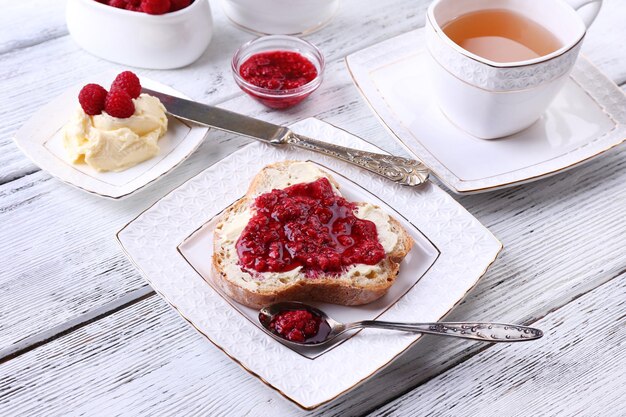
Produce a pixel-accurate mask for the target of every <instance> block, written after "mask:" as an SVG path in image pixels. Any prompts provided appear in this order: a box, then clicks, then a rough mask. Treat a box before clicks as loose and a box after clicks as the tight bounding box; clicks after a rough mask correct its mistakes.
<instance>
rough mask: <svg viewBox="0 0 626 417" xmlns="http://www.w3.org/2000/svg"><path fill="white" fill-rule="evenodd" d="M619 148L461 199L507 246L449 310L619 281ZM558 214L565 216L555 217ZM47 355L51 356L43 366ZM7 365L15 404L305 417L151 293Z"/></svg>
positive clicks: (418, 353) (405, 376)
mask: <svg viewBox="0 0 626 417" xmlns="http://www.w3.org/2000/svg"><path fill="white" fill-rule="evenodd" d="M624 156H625V151H620V152H615V153H614V154H613V155H610V156H609V157H607V158H604V159H602V160H598V161H596V162H592V163H591V164H589V165H588V166H586V167H583V168H580V169H577V170H575V171H572V172H571V173H570V174H564V175H560V176H558V177H554V178H551V179H547V180H544V181H540V182H537V183H534V184H531V185H527V186H525V187H519V188H518V189H516V190H509V191H503V192H500V193H495V194H485V195H478V196H471V197H463V198H462V202H463V203H465V202H466V201H467V202H469V203H471V204H469V207H470V209H471V210H472V211H474V212H475V213H476V214H477V215H478V216H479V217H480V218H481V219H482V220H483V221H485V219H487V220H490V221H491V222H492V223H493V224H491V226H492V229H493V230H494V232H495V234H496V235H497V236H498V237H499V238H500V239H502V241H503V242H504V244H505V247H506V249H505V252H504V254H503V256H502V258H501V259H500V260H499V261H498V262H497V263H496V264H495V265H494V267H493V268H492V269H491V270H490V272H489V273H488V274H487V276H486V277H485V278H484V279H483V280H482V281H481V282H480V283H479V285H478V286H477V287H476V289H475V290H474V291H473V292H472V293H471V294H470V295H469V297H468V298H467V299H466V301H465V302H463V303H462V304H461V305H460V306H459V307H458V308H457V309H455V310H454V312H453V313H452V314H451V316H450V317H449V319H451V320H470V319H474V320H498V321H509V322H523V323H531V322H533V321H535V319H536V318H537V317H542V316H544V315H545V314H548V313H549V312H550V311H552V310H554V309H555V308H558V307H559V306H562V305H564V304H567V303H568V302H570V301H572V300H574V299H577V298H578V297H579V296H580V295H581V294H585V293H587V292H588V291H589V290H590V289H592V288H594V287H597V286H599V285H602V284H603V283H606V282H609V281H611V280H613V281H618V280H620V279H621V278H620V277H623V274H624V269H625V268H626V265H624V258H623V244H622V243H621V242H622V239H623V236H624V234H625V232H626V230H625V228H626V225H624V224H623V222H621V219H623V207H624V206H626V201H625V200H624V198H626V192H625V191H626V188H625V187H626V186H625V185H624V180H623V175H624V174H623V172H624V170H623V164H624V162H623V161H624ZM594 173H595V175H596V176H595V177H594ZM598 173H601V174H600V175H598ZM600 177H602V179H603V181H600V179H601V178H600ZM581 181H582V183H581ZM585 181H589V182H590V183H591V184H593V182H594V181H595V182H596V184H595V185H594V186H593V187H592V186H590V185H589V184H588V183H586V182H585ZM543 204H545V207H544V206H543ZM489 206H491V209H487V208H485V207H489ZM579 206H580V207H586V208H587V209H585V210H579V209H578V207H579ZM554 213H559V215H560V219H559V221H558V222H553V221H552V220H553V219H554V217H553V216H554ZM502 218H508V219H509V223H506V222H502V221H501V219H502ZM494 219H495V221H494ZM488 224H489V223H488ZM590 231H593V234H592V233H590ZM599 247H601V248H602V251H598V248H599ZM555 253H566V254H567V257H555V256H554V254H555ZM572 260H574V261H572ZM616 277H617V278H616ZM617 298H619V297H617ZM608 300H609V298H607V301H608ZM86 340H89V342H88V343H87V342H86ZM592 340H596V341H597V342H598V343H601V339H600V338H597V339H592ZM482 347H483V345H481V344H478V343H472V342H465V341H456V340H447V339H441V338H436V337H427V338H425V340H424V341H423V342H420V343H419V344H417V345H416V346H415V348H413V349H412V350H410V351H409V352H408V353H407V354H405V355H404V356H403V357H401V358H400V359H399V360H398V361H397V362H396V363H394V364H393V365H391V366H390V367H389V368H387V369H386V370H384V371H383V372H381V374H379V375H377V376H376V377H375V378H373V379H372V380H371V381H368V382H366V383H365V384H363V385H362V386H361V387H359V388H358V389H357V390H355V391H354V392H352V393H350V394H348V395H346V396H343V397H341V398H340V399H338V400H337V401H336V402H334V403H331V404H329V405H327V406H325V407H322V408H321V409H319V410H317V411H316V412H315V413H311V414H310V415H330V416H344V415H359V414H362V413H364V412H367V411H369V410H371V409H373V408H376V407H378V406H379V405H380V404H381V403H384V402H385V401H386V400H387V399H389V398H393V397H395V396H397V395H400V394H402V393H404V392H406V390H407V389H408V388H410V387H414V386H416V385H418V384H419V383H420V382H422V381H425V380H427V379H428V378H430V377H432V376H435V375H438V374H440V373H442V372H444V371H445V370H446V369H448V368H450V367H453V366H454V365H455V364H457V363H459V362H462V361H464V360H466V359H467V358H468V357H470V356H471V355H473V354H475V353H476V352H477V351H479V349H481V348H482ZM44 358H53V359H51V360H50V359H48V360H46V362H45V363H46V365H45V366H44V367H42V365H41V363H44V362H42V361H43V360H44ZM0 374H2V375H6V379H7V380H8V381H10V386H11V387H12V388H14V387H17V388H20V387H21V388H20V391H19V392H15V393H13V392H14V391H11V390H9V388H5V389H6V394H4V395H3V394H1V392H2V388H0V405H2V404H6V405H7V407H9V406H10V407H11V408H10V409H11V410H13V407H14V406H15V407H18V405H19V407H18V408H16V410H19V411H20V412H22V413H25V414H29V413H30V412H31V411H34V408H33V407H35V406H36V404H34V403H33V402H32V401H28V400H27V398H41V399H42V401H45V403H46V406H47V408H46V413H47V415H62V414H64V413H66V412H68V411H69V410H70V409H71V410H88V409H89V408H90V407H93V406H94V404H98V405H99V406H102V407H104V405H105V404H109V405H108V407H109V408H106V410H107V413H110V414H111V415H114V414H115V412H116V411H120V412H121V410H124V409H126V410H129V409H133V410H137V413H138V414H146V415H147V414H167V415H172V414H173V415H177V414H191V415H193V414H196V413H197V414H209V415H245V414H246V413H249V415H259V416H261V415H268V414H269V413H274V414H278V415H309V414H307V413H304V412H300V411H299V410H297V409H295V408H294V406H293V405H291V404H290V403H288V402H287V401H285V400H284V399H282V398H280V396H279V395H278V394H277V393H275V392H274V391H272V390H270V389H268V388H266V387H264V386H263V385H262V384H261V383H259V382H258V381H256V380H255V378H253V377H251V376H250V375H248V374H247V373H246V372H245V371H243V370H241V369H239V368H238V367H237V366H236V365H234V364H232V363H231V362H230V360H229V359H228V358H226V356H225V355H223V354H222V353H221V352H220V351H219V350H217V349H215V348H214V347H212V345H210V344H209V343H208V342H207V341H205V340H204V339H203V338H201V337H199V336H197V335H196V334H195V332H194V331H193V330H192V329H191V328H190V327H189V326H188V325H187V324H186V323H184V322H183V321H182V320H181V319H180V318H178V316H177V315H176V314H175V313H173V312H171V311H170V310H169V309H168V307H167V306H166V305H165V304H164V302H162V301H160V300H159V299H157V298H156V297H153V298H151V299H150V300H147V301H145V302H142V303H139V304H137V305H136V306H134V307H132V308H128V309H126V310H123V311H121V312H118V313H115V314H114V315H112V316H110V317H107V318H104V319H102V320H100V321H98V322H96V323H93V324H91V325H89V326H87V327H84V328H83V329H81V330H78V331H76V332H74V333H72V334H70V335H68V336H64V337H63V338H61V339H58V340H55V341H53V342H51V343H48V344H46V345H44V346H42V347H40V348H37V349H35V350H34V351H32V352H29V353H26V354H24V355H22V356H20V357H18V358H16V359H13V360H11V361H9V362H8V363H6V364H5V365H3V367H2V368H0ZM232 387H237V388H236V389H232ZM380 387H385V388H384V390H381V389H380ZM68 407H69V408H68Z"/></svg>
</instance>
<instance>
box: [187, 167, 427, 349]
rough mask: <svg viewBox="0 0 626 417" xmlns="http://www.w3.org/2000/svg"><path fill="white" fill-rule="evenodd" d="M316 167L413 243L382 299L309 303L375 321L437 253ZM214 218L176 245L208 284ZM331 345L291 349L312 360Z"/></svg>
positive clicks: (250, 312)
mask: <svg viewBox="0 0 626 417" xmlns="http://www.w3.org/2000/svg"><path fill="white" fill-rule="evenodd" d="M319 166H320V168H321V169H323V170H325V171H326V172H329V173H330V174H331V175H332V176H333V178H335V179H336V180H337V182H338V183H339V185H340V190H341V194H342V195H343V196H344V197H345V198H346V199H348V201H367V202H369V203H372V204H375V205H377V206H379V207H381V208H383V209H384V210H385V211H386V212H387V213H389V214H390V215H391V216H393V217H394V218H395V219H397V220H398V221H399V222H400V223H401V224H402V227H404V228H405V229H406V230H407V231H408V232H409V234H410V235H411V237H413V240H414V241H415V244H414V246H413V248H412V249H411V251H410V252H409V253H408V254H407V256H406V258H405V259H404V261H403V263H402V268H400V271H399V273H398V276H397V277H396V281H395V282H394V284H393V286H392V287H391V288H390V289H389V291H388V292H387V294H386V295H385V296H384V297H382V298H380V299H378V300H376V301H374V302H372V303H369V304H367V305H364V306H361V307H359V308H354V307H349V306H340V305H336V304H330V303H315V302H311V303H310V304H311V305H314V306H316V307H318V308H320V309H321V310H323V311H325V312H326V313H328V314H329V315H330V316H331V317H332V318H334V319H335V320H338V321H340V322H342V323H349V322H353V321H360V320H375V319H376V318H377V317H379V316H380V315H381V314H382V313H384V312H385V311H386V310H387V309H389V307H391V306H392V305H393V304H395V302H396V301H398V299H399V298H400V297H402V296H403V295H404V294H405V293H406V292H407V291H409V290H410V289H411V287H413V286H414V285H415V284H416V283H417V282H418V281H419V280H420V278H422V277H423V276H424V275H425V274H426V272H427V271H428V269H429V268H430V267H431V266H432V265H433V264H434V263H435V260H436V259H437V257H438V256H439V251H438V250H437V248H436V247H435V246H434V245H433V243H432V242H431V241H429V240H428V239H427V238H426V236H424V235H423V234H422V233H421V232H420V231H419V230H418V229H417V228H416V227H415V226H414V225H413V224H411V223H410V222H409V221H408V220H407V219H405V218H403V217H402V215H400V214H399V213H398V212H396V211H395V210H394V209H393V208H392V207H390V206H389V205H387V204H386V203H385V202H383V201H382V200H380V199H379V198H378V197H376V196H375V195H373V194H371V193H370V192H368V191H367V190H365V189H364V188H362V187H360V186H359V185H358V184H356V183H354V182H352V181H350V180H349V179H348V178H346V177H344V176H343V175H341V174H339V173H338V172H334V171H332V170H331V169H330V168H329V167H326V166H323V165H319ZM232 203H233V202H230V203H228V204H227V206H230V205H231V204H232ZM224 208H226V207H224ZM218 217H219V216H216V217H214V218H213V219H211V220H209V221H208V222H207V223H206V224H204V225H203V226H202V227H201V228H200V229H198V230H197V231H195V232H194V233H193V234H191V236H189V237H188V238H187V239H185V240H184V241H183V242H182V243H181V244H180V245H179V246H178V249H179V251H180V253H181V255H182V256H183V257H184V258H185V259H186V260H187V261H188V262H189V264H190V265H191V266H192V267H193V268H194V269H195V270H196V271H197V272H198V273H199V274H200V275H201V276H202V277H203V278H204V279H205V281H207V282H208V283H209V284H210V285H213V284H212V278H211V277H212V276H214V273H215V272H214V270H213V266H212V262H211V261H212V258H211V257H207V248H213V231H214V230H215V225H216V224H217V218H218ZM214 289H215V290H216V291H217V292H220V293H222V291H221V290H220V289H219V288H218V287H217V286H215V287H214ZM222 296H223V297H224V298H225V299H226V300H227V301H229V298H228V296H226V295H225V294H223V293H222ZM231 305H232V306H233V307H234V308H236V309H237V310H238V311H239V312H240V313H242V314H243V315H245V316H246V317H247V318H248V319H249V320H250V321H251V322H252V323H253V324H255V325H256V326H257V327H259V328H261V325H260V323H259V320H258V315H259V311H258V310H255V309H252V308H249V307H246V306H244V305H241V304H239V303H237V302H232V303H231ZM345 339H347V337H346V338H344V340H345ZM285 346H287V347H288V348H290V349H294V348H293V346H290V345H287V344H285ZM335 346H337V345H336V344H332V345H329V346H326V347H318V348H313V347H308V348H307V347H304V348H296V349H294V350H296V351H297V352H298V353H300V354H301V355H303V356H306V357H308V358H316V357H318V356H319V355H321V354H323V353H325V352H327V351H328V350H330V349H332V348H334V347H335Z"/></svg>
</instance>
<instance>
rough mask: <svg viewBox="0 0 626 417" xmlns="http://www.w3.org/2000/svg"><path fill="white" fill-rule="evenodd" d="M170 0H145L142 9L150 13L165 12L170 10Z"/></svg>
mask: <svg viewBox="0 0 626 417" xmlns="http://www.w3.org/2000/svg"><path fill="white" fill-rule="evenodd" d="M170 6H171V3H170V0H143V1H142V2H141V10H142V11H144V12H146V13H148V14H164V13H167V12H169V11H170Z"/></svg>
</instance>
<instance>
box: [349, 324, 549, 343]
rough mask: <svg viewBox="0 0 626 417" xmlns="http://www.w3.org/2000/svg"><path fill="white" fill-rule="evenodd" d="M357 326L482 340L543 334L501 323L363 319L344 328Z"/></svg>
mask: <svg viewBox="0 0 626 417" xmlns="http://www.w3.org/2000/svg"><path fill="white" fill-rule="evenodd" d="M359 327H373V328H377V329H388V330H404V331H406V332H416V333H428V334H434V335H439V336H451V337H460V338H463V339H474V340H482V341H483V342H525V341H527V340H534V339H539V338H540V337H542V336H543V332H542V331H541V330H539V329H536V328H533V327H526V326H518V325H515V324H501V323H444V322H441V323H393V322H386V321H375V320H365V321H360V322H356V323H351V324H349V325H346V330H350V329H355V328H359Z"/></svg>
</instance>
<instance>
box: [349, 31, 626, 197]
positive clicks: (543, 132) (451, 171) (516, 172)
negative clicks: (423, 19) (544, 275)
mask: <svg viewBox="0 0 626 417" xmlns="http://www.w3.org/2000/svg"><path fill="white" fill-rule="evenodd" d="M428 59H430V57H429V55H428V51H427V50H426V47H425V39H424V31H423V29H419V30H416V31H412V32H409V33H405V34H403V35H400V36H398V37H395V38H392V39H389V40H386V41H384V42H381V43H379V44H377V45H374V46H371V47H369V48H366V49H363V50H361V51H359V52H356V53H354V54H352V55H350V56H348V57H347V58H346V62H347V65H348V68H349V70H350V73H351V75H352V78H353V80H354V82H355V84H356V86H357V88H358V89H359V91H360V92H361V94H362V95H363V97H364V98H365V99H366V100H367V102H368V103H369V104H370V106H371V107H372V109H373V110H374V112H375V113H376V114H377V115H378V117H379V118H380V120H381V121H382V123H383V124H384V125H385V126H386V127H387V128H388V129H389V130H390V131H391V133H392V134H393V136H394V137H395V138H396V139H397V140H398V141H399V142H400V143H401V144H402V145H403V146H404V147H405V148H406V149H407V151H408V152H410V153H412V154H413V155H415V156H416V157H417V158H418V159H420V160H421V161H423V162H424V163H425V164H426V165H427V166H428V167H429V168H430V169H431V170H432V172H433V173H434V174H435V175H436V176H437V177H438V178H439V179H440V180H441V181H442V182H444V183H445V184H446V185H447V186H448V187H449V188H450V189H451V190H452V191H455V192H457V193H460V194H464V193H475V192H483V191H491V190H494V189H498V188H504V187H509V186H513V185H519V184H521V183H525V182H529V181H533V180H536V179H539V178H544V177H546V176H549V175H553V174H556V173H559V172H563V171H564V170H566V169H568V168H572V167H573V166H575V165H577V164H580V163H582V162H585V161H587V160H589V159H590V158H593V157H596V156H598V155H600V154H602V153H603V152H605V151H607V150H608V149H610V148H612V147H614V146H616V145H619V144H620V143H622V142H623V141H624V140H625V139H626V96H625V95H624V93H623V92H622V91H621V90H620V89H619V88H618V87H617V86H616V85H615V84H614V83H613V82H612V81H611V80H610V79H608V78H607V77H606V76H605V75H604V74H602V73H601V72H600V71H599V70H598V69H597V68H596V67H594V66H593V65H592V64H591V63H590V62H589V61H588V60H587V59H585V58H582V57H581V58H579V60H578V62H577V63H576V66H575V68H574V70H573V71H572V74H571V76H570V79H569V80H568V81H567V83H566V85H565V87H564V88H563V90H562V91H561V92H560V93H559V95H558V96H557V98H556V99H555V101H554V102H553V103H552V105H551V106H550V108H549V109H548V110H547V112H546V113H545V114H544V115H543V116H542V118H541V119H540V120H539V121H537V122H536V123H535V124H534V125H532V126H531V127H530V128H528V129H526V130H524V131H522V132H520V133H517V134H515V135H511V136H508V137H506V138H502V139H497V140H483V139H478V138H476V137H474V136H471V135H469V134H468V133H465V132H463V131H462V130H460V129H459V128H457V127H456V126H454V125H453V124H452V123H451V122H450V121H449V120H448V119H447V118H446V117H445V116H444V115H443V113H442V112H441V111H440V110H439V108H438V106H437V103H436V100H435V98H434V97H433V93H432V90H431V83H430V82H429V74H428V65H427V64H428V62H427V60H428Z"/></svg>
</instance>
